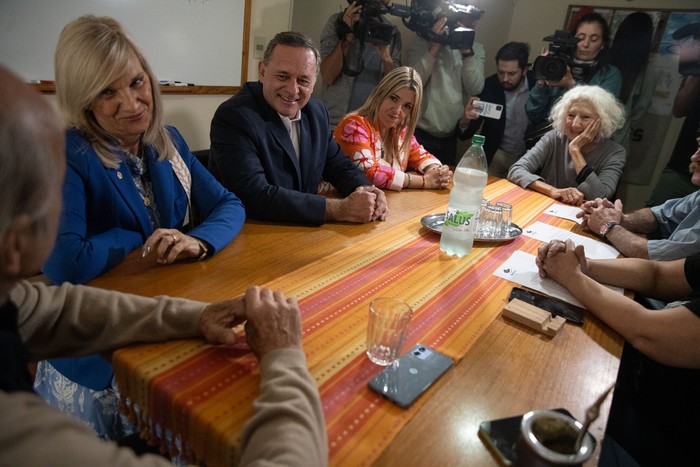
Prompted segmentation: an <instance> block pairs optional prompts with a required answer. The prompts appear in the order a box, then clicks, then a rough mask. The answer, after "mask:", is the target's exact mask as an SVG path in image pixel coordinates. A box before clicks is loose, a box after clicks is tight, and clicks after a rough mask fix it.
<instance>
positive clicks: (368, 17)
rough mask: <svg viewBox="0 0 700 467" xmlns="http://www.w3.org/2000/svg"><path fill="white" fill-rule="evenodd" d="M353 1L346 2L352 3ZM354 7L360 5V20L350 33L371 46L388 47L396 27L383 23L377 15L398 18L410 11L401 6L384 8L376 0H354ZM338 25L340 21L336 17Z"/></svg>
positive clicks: (384, 6)
mask: <svg viewBox="0 0 700 467" xmlns="http://www.w3.org/2000/svg"><path fill="white" fill-rule="evenodd" d="M352 2H353V0H348V3H352ZM355 4H356V5H362V10H361V11H360V19H359V20H358V21H357V22H356V23H355V25H354V27H353V30H352V32H353V33H354V34H355V36H356V37H358V38H359V39H360V41H361V42H363V43H364V42H367V43H368V44H373V45H389V44H391V37H392V36H393V35H394V30H395V29H396V27H395V26H394V25H393V24H390V23H385V22H383V21H381V20H380V19H379V15H385V14H392V15H394V16H398V17H407V16H408V15H409V13H410V10H409V8H408V7H407V6H403V5H390V6H386V5H384V4H383V3H382V2H379V1H377V0H355ZM338 20H339V25H340V27H341V28H342V27H343V25H341V24H340V22H341V21H342V18H341V17H338Z"/></svg>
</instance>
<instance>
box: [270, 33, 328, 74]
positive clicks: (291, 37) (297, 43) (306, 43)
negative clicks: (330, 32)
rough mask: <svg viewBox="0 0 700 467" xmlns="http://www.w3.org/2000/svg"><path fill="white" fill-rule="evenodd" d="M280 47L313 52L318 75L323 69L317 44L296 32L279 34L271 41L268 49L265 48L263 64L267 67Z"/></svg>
mask: <svg viewBox="0 0 700 467" xmlns="http://www.w3.org/2000/svg"><path fill="white" fill-rule="evenodd" d="M278 45H288V46H290V47H302V48H305V49H309V50H311V51H312V52H313V53H314V57H315V58H316V74H318V71H319V69H320V67H321V54H319V52H318V49H317V48H316V44H314V41H313V40H311V38H310V37H309V36H307V35H306V34H302V33H300V32H295V31H286V32H278V33H277V34H275V37H273V38H272V39H270V42H268V43H267V47H266V48H265V54H264V55H263V64H264V65H265V66H267V65H268V63H270V59H271V58H272V52H273V51H274V50H275V47H277V46H278Z"/></svg>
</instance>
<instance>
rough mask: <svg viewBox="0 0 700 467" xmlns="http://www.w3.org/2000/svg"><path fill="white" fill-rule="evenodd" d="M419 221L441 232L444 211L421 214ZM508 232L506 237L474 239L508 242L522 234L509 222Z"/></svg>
mask: <svg viewBox="0 0 700 467" xmlns="http://www.w3.org/2000/svg"><path fill="white" fill-rule="evenodd" d="M420 223H421V224H422V225H423V227H425V228H426V229H428V230H430V231H431V232H434V233H436V234H441V233H442V225H443V224H444V223H445V214H444V213H439V214H428V215H427V216H423V217H422V218H421V220H420ZM508 233H509V235H508V236H507V237H500V238H480V237H476V238H475V239H474V240H476V241H479V242H510V241H511V240H513V239H515V238H516V237H518V236H519V235H520V234H522V233H523V229H521V228H520V227H518V226H517V225H516V224H510V230H509V232H508Z"/></svg>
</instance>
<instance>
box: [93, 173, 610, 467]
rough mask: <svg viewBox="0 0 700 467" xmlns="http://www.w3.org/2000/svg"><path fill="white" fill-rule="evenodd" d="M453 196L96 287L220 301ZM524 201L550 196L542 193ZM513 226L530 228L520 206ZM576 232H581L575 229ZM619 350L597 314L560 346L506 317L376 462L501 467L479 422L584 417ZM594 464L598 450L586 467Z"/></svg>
mask: <svg viewBox="0 0 700 467" xmlns="http://www.w3.org/2000/svg"><path fill="white" fill-rule="evenodd" d="M492 181H493V180H492ZM505 184H508V182H506V181H498V182H497V183H494V184H490V185H489V186H488V187H487V189H486V192H485V196H486V197H490V198H491V199H492V200H493V199H495V198H493V197H492V196H493V193H497V192H498V190H503V189H504V187H505V188H507V189H513V188H512V187H506V185H505ZM515 189H517V190H519V188H515ZM448 195H449V193H448V192H447V191H440V192H436V191H413V190H407V191H405V192H402V193H387V198H388V202H389V217H388V220H387V221H385V222H375V223H372V224H365V225H351V224H328V225H325V226H322V227H302V226H288V225H273V224H267V223H262V222H256V221H248V222H246V224H245V226H244V227H243V231H242V232H241V233H240V234H239V235H238V237H237V238H236V239H235V240H234V241H233V242H232V244H231V245H229V246H228V247H227V248H226V249H224V250H223V251H222V252H220V253H219V254H218V255H216V256H215V257H213V258H211V259H209V260H207V261H204V262H199V263H189V264H176V265H171V266H165V267H163V266H160V265H157V264H155V263H154V262H152V261H147V260H143V259H141V258H140V256H139V255H138V252H134V253H132V254H131V255H130V256H129V257H128V258H127V259H126V261H124V262H123V263H122V264H120V265H119V266H118V267H116V268H115V269H113V270H111V271H109V272H108V273H106V274H104V275H103V276H101V277H100V278H98V279H96V280H94V281H93V282H92V283H91V285H94V286H98V287H103V288H108V289H114V290H121V291H126V292H132V293H137V294H142V295H148V296H154V295H159V294H168V295H175V296H181V297H186V298H191V299H196V300H203V301H210V302H213V301H218V300H222V299H225V298H228V297H232V296H235V295H238V294H240V293H242V292H243V291H244V290H245V288H246V287H248V286H249V285H251V284H265V283H267V282H270V281H273V280H275V279H278V278H281V277H283V276H285V275H286V274H290V273H293V272H294V271H296V270H298V269H299V268H301V267H303V266H306V265H309V264H311V263H314V262H315V261H318V260H322V259H324V258H326V257H327V256H328V255H330V254H333V253H335V252H337V251H340V250H343V249H347V248H350V249H352V248H353V245H355V244H356V243H357V242H360V241H363V240H365V239H368V238H372V237H373V236H375V235H377V234H378V233H382V232H386V231H388V230H389V229H392V228H393V227H396V226H398V225H401V224H406V225H407V226H411V225H415V229H420V228H421V227H420V218H421V217H422V216H423V215H426V214H430V213H435V212H444V210H445V208H446V204H447V200H448ZM526 195H527V196H528V197H535V198H532V199H538V200H539V199H540V198H541V197H542V195H540V194H538V193H535V192H527V194H526ZM513 221H514V222H515V223H520V225H521V227H523V226H524V225H523V224H522V223H521V222H522V220H521V216H520V214H519V210H518V206H517V205H515V206H514V214H513ZM566 222H568V221H566ZM568 225H569V227H570V228H571V230H573V231H576V232H577V233H580V228H579V227H578V226H577V225H576V224H574V223H573V222H571V223H570V224H568ZM350 251H351V250H350ZM530 253H532V251H530ZM502 298H503V300H505V292H504V296H503V297H502ZM621 349H622V339H621V338H620V337H619V336H618V335H617V334H616V333H614V332H613V331H611V330H610V329H609V328H608V327H607V326H606V325H604V324H603V323H601V322H600V321H598V320H597V319H595V318H594V317H593V316H591V315H587V317H586V322H585V324H584V325H583V327H576V326H568V325H567V326H565V329H564V330H563V332H562V333H560V334H559V335H558V336H556V337H555V338H554V339H549V338H547V337H545V336H543V335H540V334H537V333H535V332H531V331H529V330H528V329H526V328H524V327H522V326H520V325H517V324H514V323H513V322H511V321H508V320H504V318H502V317H500V316H498V317H497V318H496V319H495V321H493V323H492V324H491V325H490V326H488V328H487V329H486V331H485V332H484V333H483V334H482V335H481V337H480V338H479V339H478V340H477V341H476V342H475V343H474V345H473V346H472V347H471V348H470V350H469V351H468V352H467V354H466V355H465V356H464V358H463V359H462V360H461V361H460V362H459V364H458V365H456V367H455V368H454V369H452V370H451V371H450V372H448V373H447V374H446V375H445V376H444V377H443V378H442V379H441V380H440V381H439V382H438V384H437V387H436V388H435V390H434V391H433V392H431V393H430V394H429V396H427V400H426V401H425V404H424V405H423V407H422V408H420V409H419V410H418V412H417V413H416V414H415V415H414V416H413V417H412V418H411V419H410V420H409V421H408V422H407V424H406V425H405V426H404V427H403V429H402V430H401V431H400V432H399V433H398V435H397V436H396V437H395V438H394V439H393V440H392V441H391V443H390V444H389V446H388V447H387V448H386V449H385V450H384V451H383V453H381V455H380V456H379V458H378V459H377V460H376V461H375V465H404V466H412V465H494V464H495V461H494V459H493V457H492V456H491V454H490V453H489V452H488V451H487V449H486V448H485V446H484V445H483V443H482V442H481V440H480V439H479V438H478V436H477V431H478V426H479V423H480V422H481V421H483V420H488V419H494V418H501V417H507V416H512V415H518V414H522V413H525V412H527V411H529V410H533V409H545V408H556V407H565V408H567V409H568V410H569V411H570V412H572V413H573V414H574V416H577V417H579V418H583V416H584V413H585V409H586V407H587V406H588V405H589V404H591V403H592V402H593V401H594V400H595V399H596V397H597V396H598V395H599V394H600V393H602V392H603V391H604V389H606V388H607V387H608V386H609V385H610V384H611V383H612V382H614V380H615V378H616V374H617V368H618V364H619V356H620V353H621ZM608 409H609V401H607V402H606V403H605V405H604V406H603V409H602V411H601V417H600V418H599V419H598V420H597V421H596V422H595V423H594V424H593V425H592V427H591V432H592V433H593V434H594V436H595V437H596V438H597V439H598V440H599V441H600V440H602V437H603V432H604V429H605V424H606V421H607V412H608ZM596 463H597V453H596V455H595V456H594V458H593V459H591V461H589V463H588V464H589V465H595V464H596Z"/></svg>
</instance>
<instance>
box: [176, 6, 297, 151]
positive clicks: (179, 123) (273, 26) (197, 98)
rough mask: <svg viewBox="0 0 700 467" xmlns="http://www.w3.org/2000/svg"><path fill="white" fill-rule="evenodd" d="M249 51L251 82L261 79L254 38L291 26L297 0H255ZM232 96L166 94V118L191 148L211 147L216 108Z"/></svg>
mask: <svg viewBox="0 0 700 467" xmlns="http://www.w3.org/2000/svg"><path fill="white" fill-rule="evenodd" d="M251 3H252V10H251V20H250V48H249V52H248V57H249V59H248V81H255V80H257V79H258V59H257V58H254V56H253V55H254V42H255V41H254V38H255V37H256V36H258V37H260V36H262V37H264V38H265V43H267V41H269V40H270V39H271V38H272V36H274V35H275V34H276V33H278V32H280V31H286V30H289V29H291V17H292V6H293V5H294V0H253V1H252V2H251ZM229 97H231V96H228V95H207V94H195V95H189V94H186V95H179V94H164V95H163V107H164V110H165V121H166V123H168V124H170V125H175V126H176V127H177V129H178V130H180V132H181V133H182V135H183V136H184V138H185V141H187V144H188V145H189V147H190V149H192V150H198V149H209V126H210V124H211V119H212V117H213V116H214V112H215V111H216V108H217V107H218V106H219V104H221V103H222V102H223V101H225V100H226V99H228V98H229Z"/></svg>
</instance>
